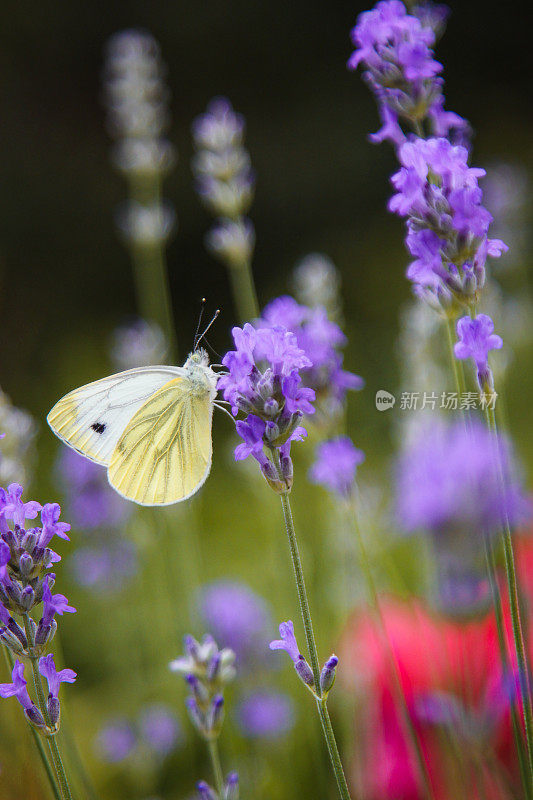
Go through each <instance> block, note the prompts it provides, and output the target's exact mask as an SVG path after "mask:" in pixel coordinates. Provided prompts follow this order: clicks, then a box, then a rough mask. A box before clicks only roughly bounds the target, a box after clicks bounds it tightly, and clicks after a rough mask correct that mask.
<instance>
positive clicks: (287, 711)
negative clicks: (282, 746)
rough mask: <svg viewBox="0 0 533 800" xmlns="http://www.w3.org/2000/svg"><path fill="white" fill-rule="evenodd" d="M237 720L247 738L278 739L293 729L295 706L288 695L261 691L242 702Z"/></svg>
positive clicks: (249, 695) (247, 696)
mask: <svg viewBox="0 0 533 800" xmlns="http://www.w3.org/2000/svg"><path fill="white" fill-rule="evenodd" d="M237 718H238V721H239V726H240V728H241V730H242V732H243V733H244V735H245V736H248V737H249V738H251V739H277V738H279V737H280V736H283V735H284V734H286V733H288V731H290V730H291V728H292V727H293V725H294V705H293V703H292V701H291V699H290V697H288V696H287V695H286V694H281V693H280V692H273V691H270V690H268V689H261V690H258V691H256V692H252V693H251V694H248V695H246V696H245V697H244V698H243V700H241V702H240V705H239V708H238V710H237Z"/></svg>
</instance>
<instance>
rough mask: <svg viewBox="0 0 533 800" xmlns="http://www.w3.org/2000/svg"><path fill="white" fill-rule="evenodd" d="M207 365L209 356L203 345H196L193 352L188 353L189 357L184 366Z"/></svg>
mask: <svg viewBox="0 0 533 800" xmlns="http://www.w3.org/2000/svg"><path fill="white" fill-rule="evenodd" d="M198 366H200V367H207V366H209V356H208V354H207V350H204V348H203V347H197V348H196V350H195V351H194V352H193V353H189V358H188V359H187V361H186V362H185V367H193V368H194V367H198Z"/></svg>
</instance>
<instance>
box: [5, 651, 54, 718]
mask: <svg viewBox="0 0 533 800" xmlns="http://www.w3.org/2000/svg"><path fill="white" fill-rule="evenodd" d="M11 677H12V682H11V683H0V697H3V698H8V697H15V698H16V699H17V700H18V702H19V703H20V705H21V706H22V708H23V709H24V713H25V715H26V717H27V719H28V720H29V721H30V722H31V723H32V725H34V726H35V727H36V728H44V726H45V722H44V719H43V716H42V714H41V712H40V711H39V709H38V708H37V706H36V705H35V704H34V703H33V701H32V699H31V697H30V695H29V694H28V690H27V688H26V686H27V681H26V679H25V677H24V664H22V663H21V662H20V661H18V660H17V661H15V664H14V666H13V671H12V673H11Z"/></svg>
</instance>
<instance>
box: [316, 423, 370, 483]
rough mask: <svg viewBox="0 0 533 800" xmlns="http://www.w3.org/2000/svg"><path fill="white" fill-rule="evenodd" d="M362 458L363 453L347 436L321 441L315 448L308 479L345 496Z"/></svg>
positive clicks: (363, 457) (363, 458) (363, 456)
mask: <svg viewBox="0 0 533 800" xmlns="http://www.w3.org/2000/svg"><path fill="white" fill-rule="evenodd" d="M364 460H365V454H364V453H363V451H362V450H358V449H357V447H355V445H354V443H353V442H352V440H351V439H350V438H349V436H339V438H338V439H331V440H330V441H326V442H322V443H321V444H319V445H318V447H317V449H316V458H315V463H314V464H313V465H312V467H311V469H310V470H309V480H310V481H311V482H312V483H319V484H320V485H321V486H324V487H325V488H326V489H329V490H330V491H332V492H336V493H337V494H340V495H342V496H343V497H347V496H348V495H349V494H350V492H351V490H352V488H353V485H354V481H355V473H356V470H357V467H358V466H359V464H362V463H363V461H364Z"/></svg>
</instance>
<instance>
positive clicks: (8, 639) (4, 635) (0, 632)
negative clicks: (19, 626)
mask: <svg viewBox="0 0 533 800" xmlns="http://www.w3.org/2000/svg"><path fill="white" fill-rule="evenodd" d="M0 639H1V640H2V641H3V643H4V644H5V646H6V647H8V648H9V649H10V650H12V651H13V652H14V653H17V654H18V655H20V654H22V647H21V646H20V641H19V640H18V638H17V637H16V636H14V635H13V634H12V633H11V631H9V630H8V629H7V628H0Z"/></svg>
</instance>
